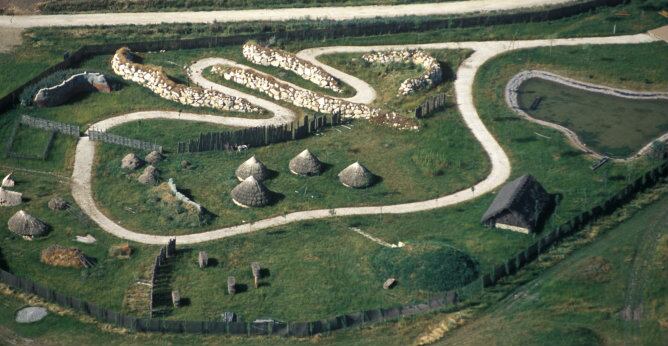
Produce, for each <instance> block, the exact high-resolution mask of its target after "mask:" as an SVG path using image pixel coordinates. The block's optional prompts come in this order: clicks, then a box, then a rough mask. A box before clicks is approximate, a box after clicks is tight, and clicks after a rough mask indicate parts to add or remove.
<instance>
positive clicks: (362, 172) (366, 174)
mask: <svg viewBox="0 0 668 346" xmlns="http://www.w3.org/2000/svg"><path fill="white" fill-rule="evenodd" d="M339 181H340V182H341V184H343V185H344V186H346V187H352V188H355V189H363V188H365V187H369V186H371V185H372V184H373V181H374V175H373V174H372V173H371V172H370V171H369V170H368V169H367V168H366V167H364V166H362V165H361V164H360V163H359V162H355V163H353V164H352V165H350V166H348V167H346V168H345V169H344V170H342V171H341V172H340V173H339Z"/></svg>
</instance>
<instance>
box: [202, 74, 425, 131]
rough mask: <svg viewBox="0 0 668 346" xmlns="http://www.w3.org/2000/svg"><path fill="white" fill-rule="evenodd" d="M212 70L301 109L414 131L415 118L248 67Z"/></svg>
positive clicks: (227, 78) (415, 127)
mask: <svg viewBox="0 0 668 346" xmlns="http://www.w3.org/2000/svg"><path fill="white" fill-rule="evenodd" d="M211 71H212V72H213V73H216V74H219V75H222V76H223V78H225V79H226V80H230V81H233V82H235V83H238V84H241V85H243V86H245V87H247V88H250V89H253V90H257V91H260V92H262V93H264V94H266V95H269V96H270V97H271V98H273V99H274V100H280V101H286V102H289V103H292V104H293V105H295V106H297V107H301V108H306V109H310V110H312V111H316V112H320V113H325V114H338V115H340V116H342V117H345V118H358V119H359V118H361V119H369V120H372V121H373V122H379V123H382V124H384V125H389V126H391V127H394V128H398V129H402V130H417V129H418V126H417V123H416V122H415V121H414V120H411V119H407V118H406V117H402V116H400V115H398V114H396V113H394V112H391V113H386V112H383V111H382V110H380V109H378V108H373V107H369V106H367V105H364V104H358V103H353V102H349V101H345V100H342V99H338V98H333V97H329V96H324V95H320V94H318V93H316V92H313V91H309V90H304V89H297V88H295V87H293V86H291V85H289V84H286V83H282V82H279V81H277V80H275V79H274V78H271V77H269V76H266V75H263V74H260V73H258V72H255V71H253V70H250V69H244V68H237V67H231V68H228V67H226V66H221V65H217V66H214V67H213V68H212V69H211Z"/></svg>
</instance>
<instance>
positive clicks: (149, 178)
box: [137, 166, 158, 185]
mask: <svg viewBox="0 0 668 346" xmlns="http://www.w3.org/2000/svg"><path fill="white" fill-rule="evenodd" d="M137 181H138V182H140V183H142V184H144V185H155V184H156V183H157V182H158V170H157V169H156V168H155V167H153V166H148V167H146V168H144V173H142V174H141V175H140V176H139V177H138V178H137Z"/></svg>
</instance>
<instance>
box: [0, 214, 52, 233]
mask: <svg viewBox="0 0 668 346" xmlns="http://www.w3.org/2000/svg"><path fill="white" fill-rule="evenodd" d="M7 227H8V228H9V230H10V231H12V232H14V233H16V234H18V235H22V236H29V237H37V236H40V235H43V234H45V233H46V230H47V228H48V227H47V225H46V224H45V223H44V222H42V221H40V220H38V219H37V218H35V217H34V216H32V215H29V214H28V213H26V212H25V211H23V210H19V211H18V212H16V214H14V216H12V217H10V218H9V221H7Z"/></svg>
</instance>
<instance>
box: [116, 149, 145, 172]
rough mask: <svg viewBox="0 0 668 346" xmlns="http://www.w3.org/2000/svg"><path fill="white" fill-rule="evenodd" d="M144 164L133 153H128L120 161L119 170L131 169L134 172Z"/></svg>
mask: <svg viewBox="0 0 668 346" xmlns="http://www.w3.org/2000/svg"><path fill="white" fill-rule="evenodd" d="M142 164H144V162H142V160H141V159H140V158H139V156H137V155H136V154H135V153H129V154H127V155H125V157H123V160H121V168H122V169H131V170H135V169H137V168H139V167H141V165H142Z"/></svg>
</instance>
